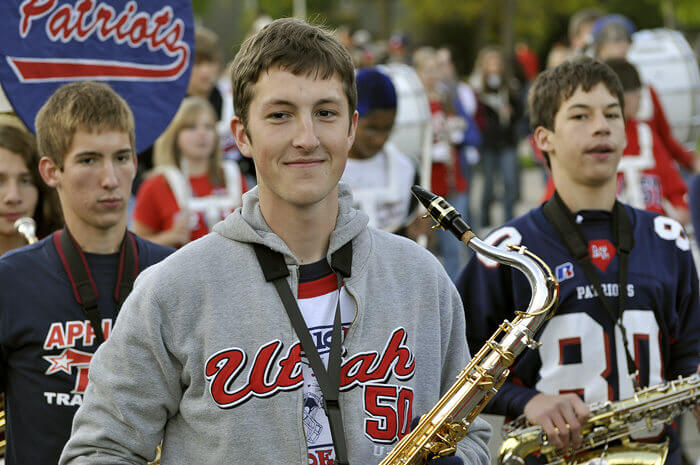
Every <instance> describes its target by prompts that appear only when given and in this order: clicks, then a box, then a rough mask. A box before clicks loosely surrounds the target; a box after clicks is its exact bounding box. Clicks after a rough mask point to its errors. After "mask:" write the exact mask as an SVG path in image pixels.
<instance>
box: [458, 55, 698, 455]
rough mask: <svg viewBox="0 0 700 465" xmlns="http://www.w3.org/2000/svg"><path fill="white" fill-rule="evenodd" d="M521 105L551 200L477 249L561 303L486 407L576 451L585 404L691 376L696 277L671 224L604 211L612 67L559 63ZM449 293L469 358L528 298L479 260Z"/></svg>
mask: <svg viewBox="0 0 700 465" xmlns="http://www.w3.org/2000/svg"><path fill="white" fill-rule="evenodd" d="M528 105H529V110H530V116H531V125H532V127H533V131H534V140H535V142H536V143H537V146H538V147H539V148H540V150H542V152H543V153H544V154H545V156H546V157H547V158H548V162H549V164H550V166H551V171H552V177H553V179H554V184H555V186H556V192H555V195H554V196H553V197H552V199H551V200H550V201H548V202H547V203H545V204H543V205H542V206H540V207H538V208H535V209H533V210H531V211H530V212H529V213H527V214H525V215H524V216H521V217H519V218H517V219H515V220H513V221H511V222H509V223H506V224H505V225H504V226H502V227H501V228H499V229H497V230H496V231H494V232H492V233H491V234H490V235H489V236H488V237H487V238H486V239H485V240H486V242H489V243H491V244H493V245H496V246H499V247H506V246H507V245H508V244H524V245H526V246H527V247H528V248H529V249H530V250H531V251H532V252H534V253H535V254H537V255H538V256H540V257H541V258H542V259H543V260H544V261H545V262H546V263H547V264H548V265H549V266H550V267H551V268H552V270H553V271H554V272H555V274H556V277H557V279H558V280H559V283H560V297H559V307H558V309H557V311H556V313H555V315H554V316H553V317H552V318H551V319H550V320H548V321H547V323H545V325H544V326H543V328H542V329H541V330H540V331H539V332H538V334H537V335H536V339H537V340H538V341H539V342H541V343H542V345H541V347H539V348H538V349H536V350H531V351H526V352H525V353H524V354H523V356H522V357H521V358H520V359H519V360H518V362H517V363H516V364H515V365H514V367H513V371H512V375H511V377H510V378H509V379H508V381H507V382H506V383H505V384H504V385H503V387H502V388H501V390H500V391H499V392H498V394H496V396H495V397H494V398H493V400H492V402H491V403H490V405H489V406H488V408H487V411H488V412H490V413H495V414H500V415H505V416H507V417H510V418H513V417H517V416H519V415H522V414H524V415H525V417H526V418H527V420H529V421H530V422H531V423H533V424H537V425H540V426H542V428H543V429H544V431H545V433H546V434H547V436H548V438H550V440H551V441H552V443H553V444H554V445H555V446H556V447H559V448H568V447H569V446H570V445H573V446H579V445H580V444H581V425H582V423H583V422H584V421H585V419H586V418H587V416H588V415H589V408H588V406H587V405H588V404H591V403H593V402H599V401H608V400H609V401H615V400H619V399H623V398H628V397H631V396H632V395H633V393H634V389H635V388H636V387H644V386H649V385H655V384H658V383H662V382H664V380H668V379H673V378H675V377H677V376H679V375H683V376H685V375H690V374H692V373H694V372H696V370H697V369H698V363H699V362H700V358H699V356H698V353H699V349H700V307H699V305H698V278H697V274H696V270H695V266H694V264H693V260H692V257H691V254H690V250H689V243H688V238H687V236H686V235H685V232H684V231H683V228H682V227H681V225H680V224H679V223H678V222H677V221H675V220H673V219H670V218H668V217H665V216H661V215H658V214H656V213H652V212H648V211H642V210H637V209H634V208H632V207H629V206H626V205H623V204H621V203H620V202H618V201H616V198H615V196H616V192H617V190H616V170H617V165H618V162H619V161H620V157H621V154H622V151H623V149H624V148H625V144H626V140H625V121H624V97H623V90H622V87H621V84H620V81H619V79H618V77H617V76H616V75H615V73H614V72H613V71H612V70H611V69H610V67H608V66H607V65H605V64H603V63H601V62H599V61H596V60H594V59H592V58H588V57H579V58H575V59H573V60H571V61H567V62H564V63H563V64H561V65H559V66H557V67H555V68H553V69H550V70H548V71H546V72H544V73H542V74H541V75H540V76H539V77H538V78H537V80H536V81H535V82H534V84H533V86H532V88H531V90H530V93H529V98H528ZM457 286H458V289H459V291H460V294H461V295H462V299H463V302H464V304H465V309H466V315H467V328H468V330H467V337H468V340H469V343H470V347H471V349H472V350H476V349H477V348H479V347H480V346H481V345H482V344H483V343H484V342H485V338H487V337H488V336H489V335H490V334H492V333H493V331H494V330H495V329H496V327H497V325H498V324H499V323H500V322H501V321H503V320H504V319H506V318H507V319H512V318H513V317H514V311H515V310H522V309H524V308H526V307H527V305H528V302H529V299H530V289H529V286H528V284H527V281H526V279H525V277H524V275H522V274H521V273H518V272H517V271H515V270H514V269H513V268H511V267H508V266H504V265H499V264H498V263H496V262H494V261H492V260H489V259H487V258H486V257H483V256H479V255H476V256H475V257H473V258H472V260H471V261H470V263H469V264H468V265H467V267H466V268H465V270H464V271H463V273H462V275H461V276H460V278H459V280H458V284H457ZM658 434H659V433H658V432H657V433H656V435H658ZM666 434H667V435H668V436H670V437H671V446H670V451H669V456H668V459H667V462H666V463H667V464H673V465H678V464H679V463H680V454H679V447H678V438H677V435H676V434H675V432H674V431H673V430H672V429H671V428H668V431H667V432H666Z"/></svg>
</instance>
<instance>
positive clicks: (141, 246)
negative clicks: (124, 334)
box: [0, 82, 172, 465]
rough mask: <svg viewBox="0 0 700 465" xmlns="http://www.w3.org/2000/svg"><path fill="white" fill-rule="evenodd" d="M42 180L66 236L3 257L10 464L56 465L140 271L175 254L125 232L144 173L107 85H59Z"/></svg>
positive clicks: (41, 134) (0, 305)
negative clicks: (139, 174)
mask: <svg viewBox="0 0 700 465" xmlns="http://www.w3.org/2000/svg"><path fill="white" fill-rule="evenodd" d="M35 126H36V130H37V141H38V151H39V154H40V155H41V159H40V161H39V172H40V174H41V177H42V178H43V180H44V181H45V182H46V184H48V185H49V186H50V187H52V188H55V189H56V191H57V193H58V197H59V200H60V203H61V209H62V211H63V217H64V220H65V226H66V227H65V229H63V230H61V231H58V232H55V233H54V234H51V235H49V236H47V237H46V238H44V239H42V240H40V241H39V242H36V243H35V244H32V245H30V246H27V247H24V248H22V249H18V250H15V251H12V252H10V253H7V254H5V255H3V256H2V258H1V259H0V283H2V284H0V322H1V323H0V354H1V355H2V363H1V364H0V389H2V391H3V392H4V393H5V406H6V408H7V433H8V435H7V450H6V456H5V462H6V463H7V464H8V465H14V464H26V463H47V464H48V463H57V462H58V458H59V456H60V454H61V450H62V449H63V446H64V445H65V443H66V441H67V440H68V437H69V436H70V429H71V423H72V420H73V415H74V414H75V412H76V411H77V410H78V407H79V406H80V404H81V403H82V400H83V394H84V393H85V388H86V386H87V384H88V368H89V365H90V360H91V359H92V357H93V354H94V352H95V351H96V350H97V348H98V346H99V345H100V344H101V343H102V341H104V340H105V339H107V338H108V337H109V335H110V332H111V329H112V326H113V324H114V321H115V320H116V317H117V313H118V312H119V308H120V306H121V304H122V302H123V301H124V299H125V298H126V295H127V294H128V293H129V291H130V290H131V285H132V283H133V280H134V278H135V277H136V275H137V274H138V272H139V271H142V270H143V269H145V268H146V267H148V266H150V265H151V264H153V263H156V262H158V261H160V260H162V259H163V258H164V257H165V256H167V255H168V254H169V253H170V252H171V251H172V249H170V248H168V247H163V246H160V245H156V244H153V243H151V242H148V241H146V240H144V239H141V238H139V237H137V236H135V235H133V234H132V233H130V232H128V231H127V228H126V221H127V214H126V204H127V201H128V200H129V192H130V190H131V183H132V181H133V179H134V174H135V173H136V154H135V153H134V119H133V115H132V113H131V109H130V108H129V106H128V104H127V103H126V101H124V99H122V98H121V97H120V96H119V95H118V94H117V93H116V92H115V91H114V90H112V89H111V88H110V87H109V86H108V85H107V84H104V83H96V82H75V83H71V84H66V85H64V86H62V87H60V88H59V89H58V90H56V92H54V93H53V95H52V96H51V97H50V98H49V100H48V101H47V102H46V103H45V104H44V105H43V106H42V107H41V109H40V110H39V113H38V115H37V117H36V123H35Z"/></svg>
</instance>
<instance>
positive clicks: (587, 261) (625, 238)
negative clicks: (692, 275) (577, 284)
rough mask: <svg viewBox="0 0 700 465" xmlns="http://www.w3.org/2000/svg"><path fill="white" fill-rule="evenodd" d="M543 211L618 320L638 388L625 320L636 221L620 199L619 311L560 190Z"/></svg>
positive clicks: (616, 213)
mask: <svg viewBox="0 0 700 465" xmlns="http://www.w3.org/2000/svg"><path fill="white" fill-rule="evenodd" d="M542 211H543V213H544V215H545V217H546V218H547V220H548V221H549V222H550V223H551V224H552V226H553V227H554V229H555V231H556V232H557V234H558V235H559V238H560V239H561V241H562V242H563V243H564V245H565V246H566V248H567V250H568V251H569V253H570V254H571V255H572V256H573V257H574V258H575V259H576V261H577V262H578V264H579V265H580V266H581V268H583V272H584V273H585V274H586V278H587V279H588V282H590V283H591V284H592V285H593V287H594V288H595V290H596V293H597V294H598V298H599V299H600V301H601V303H602V304H603V307H604V308H605V310H606V311H607V312H608V314H609V315H610V318H611V319H612V321H613V322H614V324H615V325H616V326H617V327H618V328H620V332H621V333H622V343H623V345H624V346H625V347H624V348H625V356H626V358H627V371H628V373H629V377H630V378H631V379H632V382H633V383H634V386H635V388H637V387H639V379H638V370H637V367H636V364H635V362H634V359H633V358H632V355H631V354H630V351H629V347H628V339H627V330H626V328H625V327H624V325H623V324H622V314H623V312H624V311H625V296H626V294H627V272H628V265H629V256H630V253H631V252H632V248H633V247H634V235H633V232H632V221H631V220H630V218H629V215H628V214H627V211H626V210H625V207H624V206H623V205H622V204H621V203H620V202H618V201H617V200H616V201H615V205H614V206H613V210H612V230H613V242H614V245H615V247H616V249H617V253H618V256H619V262H618V263H619V264H618V297H617V304H618V305H617V307H618V308H617V311H615V309H613V306H612V304H611V303H610V301H609V300H608V299H607V298H606V297H605V295H604V294H603V287H602V285H601V283H600V277H599V276H598V273H597V272H596V271H595V269H594V268H593V263H591V257H590V254H589V253H588V241H587V240H586V237H585V236H584V235H583V231H581V228H580V227H579V226H578V224H576V219H575V217H574V214H573V213H571V211H570V210H569V208H568V207H567V206H566V204H565V203H564V201H563V200H562V199H561V197H560V196H559V193H558V192H556V191H555V192H554V195H553V196H552V198H551V199H549V200H548V201H547V202H546V203H545V204H544V205H543V206H542Z"/></svg>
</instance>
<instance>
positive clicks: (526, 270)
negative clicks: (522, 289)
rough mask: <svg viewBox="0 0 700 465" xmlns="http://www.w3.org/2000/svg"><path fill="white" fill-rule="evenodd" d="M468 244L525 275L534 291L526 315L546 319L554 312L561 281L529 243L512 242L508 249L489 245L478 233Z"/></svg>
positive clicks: (476, 250) (478, 251)
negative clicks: (515, 243) (528, 247)
mask: <svg viewBox="0 0 700 465" xmlns="http://www.w3.org/2000/svg"><path fill="white" fill-rule="evenodd" d="M465 242H466V241H465ZM467 245H468V246H469V247H471V248H472V249H473V250H474V251H475V252H477V253H480V254H482V255H485V256H486V257H488V258H491V259H493V260H495V261H497V262H500V263H502V264H504V265H509V266H512V267H513V268H516V269H517V270H519V271H520V272H521V273H523V274H524V275H525V278H526V279H527V281H528V283H529V285H530V289H531V291H532V297H531V298H530V303H529V305H528V308H527V310H526V311H525V312H524V314H525V315H531V316H535V315H539V316H543V317H545V318H548V317H549V316H550V315H551V313H552V311H553V310H554V308H555V307H556V305H555V304H556V302H557V300H558V297H559V284H558V283H557V281H556V279H555V278H554V275H553V274H552V270H551V269H550V268H549V266H547V264H546V263H545V262H543V261H542V260H541V259H540V258H539V257H537V256H536V255H534V254H533V253H531V252H530V251H529V250H527V248H526V247H525V246H513V245H510V246H508V247H509V248H508V249H507V250H506V249H503V248H500V247H494V246H492V245H489V244H487V243H486V242H484V241H482V240H481V239H479V238H477V237H475V236H472V237H471V238H470V239H469V241H468V243H467Z"/></svg>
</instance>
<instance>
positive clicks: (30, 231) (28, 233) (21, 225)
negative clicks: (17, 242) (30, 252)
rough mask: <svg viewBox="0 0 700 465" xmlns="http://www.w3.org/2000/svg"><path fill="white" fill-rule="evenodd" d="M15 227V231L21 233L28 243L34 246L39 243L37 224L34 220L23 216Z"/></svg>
mask: <svg viewBox="0 0 700 465" xmlns="http://www.w3.org/2000/svg"><path fill="white" fill-rule="evenodd" d="M14 227H15V231H17V232H18V233H20V234H21V235H22V236H23V237H24V238H25V239H26V241H27V242H28V243H30V244H33V243H35V242H36V241H37V238H36V222H35V221H34V218H31V217H29V216H23V217H22V218H19V219H17V221H15V223H14Z"/></svg>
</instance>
